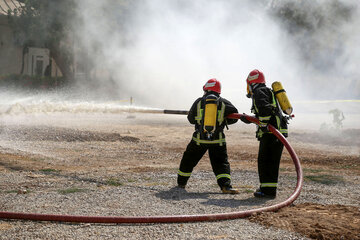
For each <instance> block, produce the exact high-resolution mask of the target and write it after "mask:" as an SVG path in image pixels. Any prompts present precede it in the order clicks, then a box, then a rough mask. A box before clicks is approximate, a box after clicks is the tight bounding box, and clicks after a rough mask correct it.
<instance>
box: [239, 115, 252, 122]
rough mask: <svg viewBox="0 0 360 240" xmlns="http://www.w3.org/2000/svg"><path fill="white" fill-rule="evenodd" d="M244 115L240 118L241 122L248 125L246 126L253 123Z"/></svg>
mask: <svg viewBox="0 0 360 240" xmlns="http://www.w3.org/2000/svg"><path fill="white" fill-rule="evenodd" d="M243 114H244V115H245V113H243ZM244 115H242V116H241V117H240V120H241V121H242V122H244V123H246V124H249V123H251V122H250V121H249V120H247V118H246V117H245V116H244Z"/></svg>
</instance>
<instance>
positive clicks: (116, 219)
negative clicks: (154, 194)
mask: <svg viewBox="0 0 360 240" xmlns="http://www.w3.org/2000/svg"><path fill="white" fill-rule="evenodd" d="M166 111H168V112H167V113H171V114H187V111H177V110H175V111H176V112H169V111H174V110H166ZM163 113H165V111H164V112H163ZM242 116H245V117H246V119H247V120H249V121H250V122H253V123H256V124H258V123H259V121H258V119H256V118H254V117H251V116H248V115H244V114H238V113H235V114H230V115H229V116H227V118H233V119H240V117H242ZM268 129H269V131H271V132H272V133H273V134H274V135H275V136H276V137H277V138H278V139H279V140H280V141H281V142H282V143H283V144H284V146H285V148H286V149H287V150H288V152H289V154H290V156H291V158H292V160H293V162H294V165H295V169H296V174H297V183H296V187H295V190H294V192H293V193H292V194H291V195H290V197H289V198H287V199H286V200H285V201H283V202H280V203H278V204H275V205H272V206H267V207H262V208H257V209H251V210H244V211H238V212H229V213H214V214H199V215H176V216H74V215H52V214H37V213H17V212H0V218H2V219H23V220H35V221H58V222H80V223H175V222H199V221H216V220H227V219H237V218H244V217H247V216H250V215H252V214H255V213H260V212H265V211H267V212H269V211H276V210H278V209H280V208H282V207H285V206H288V205H290V204H291V203H292V202H294V201H295V200H296V198H297V197H298V196H299V195H300V191H301V188H302V184H303V173H302V169H301V165H300V161H299V158H298V157H297V155H296V153H295V151H294V149H293V148H292V147H291V145H290V144H289V143H288V141H287V140H286V138H285V137H284V136H283V135H282V134H281V133H280V132H279V131H278V130H277V129H276V128H274V127H273V126H271V125H268Z"/></svg>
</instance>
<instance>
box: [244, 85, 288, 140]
mask: <svg viewBox="0 0 360 240" xmlns="http://www.w3.org/2000/svg"><path fill="white" fill-rule="evenodd" d="M252 92H253V94H252V103H253V104H252V108H251V111H252V112H253V113H254V114H255V117H256V118H258V119H259V121H260V124H259V126H260V127H259V128H258V130H257V132H256V137H257V138H259V139H260V138H261V137H262V135H263V134H264V133H267V134H268V133H269V132H267V131H266V126H267V124H271V125H272V126H274V127H275V128H276V129H278V130H279V131H280V132H281V133H282V134H283V135H284V137H287V136H288V130H287V124H288V121H287V119H286V117H284V116H283V114H282V111H281V109H280V107H279V103H278V102H277V100H276V98H275V96H274V93H273V91H272V90H271V89H270V88H268V87H266V85H265V84H258V85H256V86H255V87H254V89H253V90H252Z"/></svg>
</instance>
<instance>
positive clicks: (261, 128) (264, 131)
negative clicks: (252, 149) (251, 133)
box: [260, 126, 269, 133]
mask: <svg viewBox="0 0 360 240" xmlns="http://www.w3.org/2000/svg"><path fill="white" fill-rule="evenodd" d="M260 130H261V131H262V132H263V133H267V132H269V130H268V128H267V126H266V127H260Z"/></svg>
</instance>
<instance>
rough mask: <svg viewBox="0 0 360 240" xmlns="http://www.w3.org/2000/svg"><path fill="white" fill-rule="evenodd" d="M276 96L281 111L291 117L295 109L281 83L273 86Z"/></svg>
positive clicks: (275, 83)
mask: <svg viewBox="0 0 360 240" xmlns="http://www.w3.org/2000/svg"><path fill="white" fill-rule="evenodd" d="M271 87H272V89H273V92H274V95H275V97H276V99H277V101H278V102H279V105H280V108H281V110H282V111H283V112H284V113H285V114H287V115H291V113H292V111H293V107H292V106H291V104H290V101H289V99H288V97H287V95H286V91H285V89H284V88H283V86H282V84H281V83H280V82H274V83H273V84H272V85H271Z"/></svg>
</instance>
